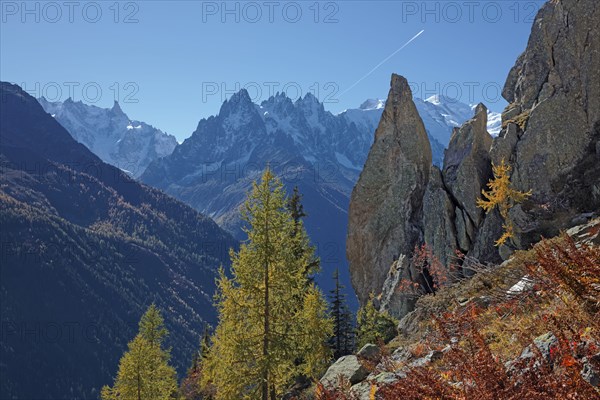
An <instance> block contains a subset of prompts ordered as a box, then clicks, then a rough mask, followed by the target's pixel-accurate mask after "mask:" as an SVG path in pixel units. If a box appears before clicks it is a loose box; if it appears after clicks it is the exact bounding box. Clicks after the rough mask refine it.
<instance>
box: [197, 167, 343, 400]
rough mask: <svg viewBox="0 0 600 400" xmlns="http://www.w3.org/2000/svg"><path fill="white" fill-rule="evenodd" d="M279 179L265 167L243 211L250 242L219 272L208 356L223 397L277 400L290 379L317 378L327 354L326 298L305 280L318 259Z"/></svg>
mask: <svg viewBox="0 0 600 400" xmlns="http://www.w3.org/2000/svg"><path fill="white" fill-rule="evenodd" d="M287 205H288V202H287V199H286V196H285V192H284V189H283V185H282V184H281V182H280V181H279V180H278V179H277V178H276V177H275V176H274V175H273V174H272V172H271V171H270V170H269V169H267V170H266V171H265V172H264V174H263V176H262V179H261V181H260V182H254V184H253V188H252V191H251V193H250V194H249V196H248V199H247V201H246V203H245V206H244V208H243V213H242V216H243V218H244V219H245V221H246V222H247V223H248V228H247V229H246V233H247V235H248V239H247V241H245V242H244V243H242V244H241V246H240V249H239V251H238V252H234V251H233V250H232V251H231V253H230V255H231V260H232V267H231V277H228V276H226V275H225V273H224V271H221V274H220V277H219V279H218V294H217V301H216V306H217V310H218V312H219V324H218V326H217V328H216V330H215V333H214V335H213V340H212V347H211V350H210V353H209V355H208V358H207V360H206V366H207V373H206V374H205V375H204V379H205V380H206V381H210V382H212V383H213V384H214V385H215V387H216V397H217V398H218V399H227V400H231V399H263V400H275V399H276V398H278V397H279V396H281V394H282V393H283V392H284V390H285V389H286V388H287V387H288V386H289V384H290V383H291V382H292V381H293V379H295V378H297V377H298V376H301V375H305V376H308V377H312V378H317V377H319V374H320V373H321V372H322V371H323V370H324V368H325V367H326V365H327V362H328V361H329V358H330V353H329V349H328V347H327V343H326V342H327V339H328V338H329V337H330V336H331V332H332V324H331V321H330V320H329V318H328V313H327V303H326V301H325V300H324V298H323V295H322V294H321V292H320V291H319V290H318V289H317V288H316V287H315V285H314V284H312V283H311V284H307V282H306V266H307V265H309V264H310V263H311V262H312V261H313V260H314V258H315V256H314V250H313V249H312V247H311V246H310V245H309V241H308V237H307V235H306V232H305V230H304V227H303V224H302V221H301V220H300V219H298V220H295V219H294V217H293V215H292V212H291V211H290V209H289V208H288V207H287Z"/></svg>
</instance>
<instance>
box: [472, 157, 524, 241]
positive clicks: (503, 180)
mask: <svg viewBox="0 0 600 400" xmlns="http://www.w3.org/2000/svg"><path fill="white" fill-rule="evenodd" d="M492 171H493V173H494V179H491V180H490V181H489V182H488V184H487V186H488V188H489V189H490V190H489V191H485V190H482V191H481V194H482V195H483V197H484V198H481V199H477V206H478V207H481V208H483V209H484V210H485V212H486V213H489V212H490V211H492V210H493V209H494V208H496V207H498V211H499V212H500V215H501V216H502V218H503V219H504V224H503V225H502V228H503V229H504V233H503V234H502V236H500V238H498V240H496V243H495V244H496V246H500V245H503V244H504V243H506V241H507V240H508V239H512V238H513V237H514V224H513V222H512V221H511V220H510V217H509V215H508V212H509V210H510V209H511V208H512V207H513V206H514V205H515V204H517V203H522V202H523V201H525V200H526V199H527V198H528V197H529V196H531V190H530V191H528V192H520V191H518V190H516V189H513V187H512V185H511V182H510V171H511V167H510V165H508V164H506V163H505V162H504V159H502V161H501V162H500V164H499V165H494V164H493V163H492Z"/></svg>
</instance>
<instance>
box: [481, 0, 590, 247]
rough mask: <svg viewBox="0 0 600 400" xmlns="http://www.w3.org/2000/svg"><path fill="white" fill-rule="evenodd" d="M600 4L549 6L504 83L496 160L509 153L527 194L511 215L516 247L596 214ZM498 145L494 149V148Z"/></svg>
mask: <svg viewBox="0 0 600 400" xmlns="http://www.w3.org/2000/svg"><path fill="white" fill-rule="evenodd" d="M599 25H600V3H599V2H598V1H596V0H579V1H576V0H562V1H553V2H549V3H547V4H546V5H544V6H543V7H542V9H541V10H540V12H539V14H538V15H537V17H536V19H535V22H534V24H533V28H532V31H531V36H530V38H529V42H528V45H527V49H526V51H525V52H524V53H523V55H521V57H519V59H518V60H517V63H516V64H515V66H514V67H513V69H512V70H511V72H510V74H509V77H508V79H507V81H506V84H505V87H504V91H503V95H504V97H505V98H506V100H507V101H509V102H510V103H511V105H510V106H509V109H510V110H508V111H507V112H505V113H504V114H503V121H504V122H505V124H506V125H507V126H506V127H505V128H504V129H503V131H502V132H501V134H500V137H499V138H497V139H496V140H495V143H494V145H493V148H494V150H493V151H492V153H493V154H494V159H495V158H497V157H498V155H499V154H502V153H503V154H506V152H507V151H508V149H509V148H510V147H512V151H511V153H512V154H511V162H512V164H513V165H514V171H513V175H512V181H513V182H514V184H515V186H516V187H517V188H518V189H519V190H523V191H526V190H532V193H533V196H532V198H531V201H530V202H528V204H524V205H523V207H522V208H520V209H516V210H515V211H513V212H511V217H513V219H515V220H517V226H518V228H519V230H518V231H519V232H520V235H519V237H518V238H517V243H518V244H519V247H526V246H528V245H529V244H530V243H532V242H535V241H537V240H538V239H539V237H540V236H541V235H543V236H546V237H549V236H553V235H555V234H556V233H558V230H559V229H562V228H566V227H568V226H569V223H570V216H572V215H573V214H577V213H583V212H590V211H597V210H598V209H599V208H600V193H599V194H597V195H594V187H599V188H600V157H599V155H598V154H597V152H596V151H595V149H596V148H597V146H598V143H599V139H600V133H599V131H600V127H599V126H600V30H599V29H598V26H599ZM496 142H497V143H496Z"/></svg>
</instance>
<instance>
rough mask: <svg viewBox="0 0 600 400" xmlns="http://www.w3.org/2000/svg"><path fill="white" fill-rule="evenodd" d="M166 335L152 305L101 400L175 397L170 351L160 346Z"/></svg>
mask: <svg viewBox="0 0 600 400" xmlns="http://www.w3.org/2000/svg"><path fill="white" fill-rule="evenodd" d="M167 334H168V331H167V329H166V328H165V326H164V321H163V318H162V316H161V315H160V312H159V311H158V308H157V307H156V306H155V305H154V304H152V305H151V306H150V307H149V308H148V311H146V313H145V314H144V315H143V316H142V319H141V320H140V323H139V333H138V334H137V335H136V337H135V338H134V339H133V340H132V341H131V342H129V344H128V351H127V352H126V353H125V354H124V355H123V357H122V358H121V361H120V362H119V371H118V372H117V377H116V379H115V383H114V385H113V387H109V386H104V387H103V388H102V391H101V394H100V395H101V398H102V400H168V399H172V398H174V397H175V396H176V394H177V375H176V373H175V369H174V368H173V367H171V366H170V365H169V359H170V358H171V355H170V353H169V351H168V350H166V349H163V346H162V345H163V339H164V338H165V337H166V335H167Z"/></svg>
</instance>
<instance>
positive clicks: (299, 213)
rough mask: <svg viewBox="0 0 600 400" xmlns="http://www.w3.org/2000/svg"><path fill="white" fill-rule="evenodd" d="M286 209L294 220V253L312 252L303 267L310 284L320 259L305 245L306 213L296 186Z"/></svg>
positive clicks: (299, 255)
mask: <svg viewBox="0 0 600 400" xmlns="http://www.w3.org/2000/svg"><path fill="white" fill-rule="evenodd" d="M286 207H287V209H288V211H289V212H290V214H291V217H292V220H293V221H294V229H293V230H292V237H293V238H295V239H298V240H295V241H294V255H295V256H296V257H302V255H303V253H305V252H307V251H309V252H312V257H310V258H309V260H308V264H306V266H305V268H304V273H305V275H306V283H307V284H311V283H313V282H314V276H313V275H314V274H316V273H317V272H318V271H319V268H320V261H319V258H318V257H316V256H315V255H314V251H313V249H312V248H311V247H310V246H306V245H305V243H304V238H305V236H306V232H305V230H304V226H303V223H302V218H304V217H306V216H307V214H306V213H305V212H304V206H303V205H302V195H301V194H300V190H299V189H298V186H294V190H293V192H292V195H291V196H290V198H289V199H288V201H287V206H286Z"/></svg>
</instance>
